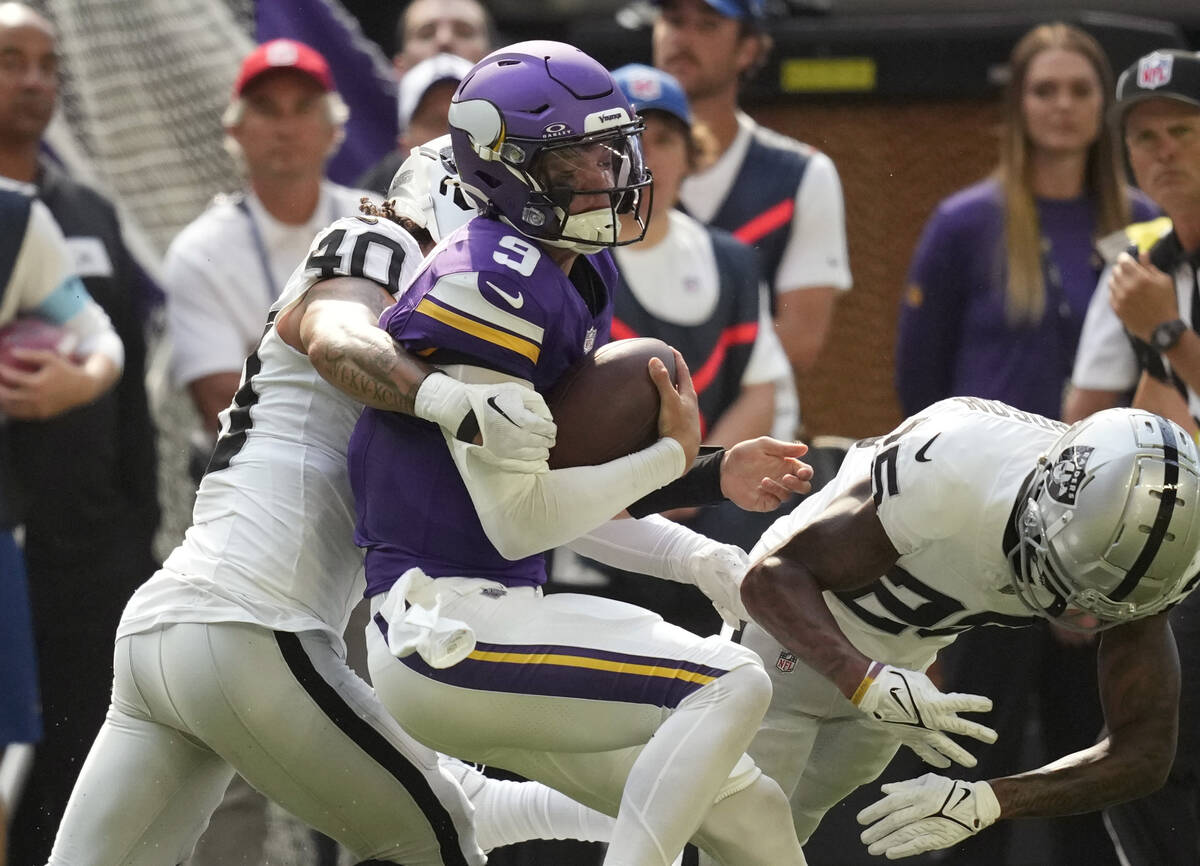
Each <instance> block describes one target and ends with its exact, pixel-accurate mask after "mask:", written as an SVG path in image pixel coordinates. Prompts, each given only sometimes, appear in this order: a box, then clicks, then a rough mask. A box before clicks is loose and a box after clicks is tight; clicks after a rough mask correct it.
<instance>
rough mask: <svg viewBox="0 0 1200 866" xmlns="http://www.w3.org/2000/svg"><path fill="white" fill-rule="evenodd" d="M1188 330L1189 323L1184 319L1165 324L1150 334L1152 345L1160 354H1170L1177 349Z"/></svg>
mask: <svg viewBox="0 0 1200 866" xmlns="http://www.w3.org/2000/svg"><path fill="white" fill-rule="evenodd" d="M1187 329H1188V325H1187V322H1185V321H1184V320H1183V319H1171V320H1170V321H1167V322H1163V323H1162V324H1161V325H1158V326H1157V327H1156V328H1155V329H1154V330H1153V331H1151V332H1150V345H1151V346H1153V347H1154V348H1155V349H1157V350H1158V351H1160V352H1169V351H1170V350H1171V349H1174V348H1175V344H1176V343H1178V342H1179V338H1180V337H1182V336H1183V332H1184V331H1186V330H1187Z"/></svg>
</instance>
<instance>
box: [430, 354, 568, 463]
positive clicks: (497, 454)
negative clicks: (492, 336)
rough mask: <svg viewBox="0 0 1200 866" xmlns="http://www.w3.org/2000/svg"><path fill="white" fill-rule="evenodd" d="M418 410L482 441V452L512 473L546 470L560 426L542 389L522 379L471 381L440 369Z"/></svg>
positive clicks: (471, 440) (463, 438) (457, 432)
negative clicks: (460, 378)
mask: <svg viewBox="0 0 1200 866" xmlns="http://www.w3.org/2000/svg"><path fill="white" fill-rule="evenodd" d="M413 403H414V405H413V414H414V415H415V416H416V417H418V418H423V419H425V420H426V421H432V422H433V423H435V424H437V425H439V426H440V427H442V428H443V429H444V430H446V431H448V432H449V433H450V435H452V436H454V437H455V438H456V439H458V440H459V441H461V442H466V443H468V444H474V443H475V437H476V436H479V437H480V439H481V442H482V446H480V447H481V449H482V450H481V451H480V452H479V456H480V457H481V458H483V459H484V460H486V461H487V462H488V463H491V464H493V465H494V466H499V467H500V468H501V469H505V470H507V471H510V472H530V473H533V472H545V471H548V467H547V465H546V461H547V459H548V458H549V456H550V449H551V448H553V447H554V436H555V433H556V432H557V428H556V427H555V426H554V420H553V418H552V417H551V415H550V410H549V409H548V408H547V407H546V401H545V400H543V399H542V395H541V394H539V393H538V392H537V391H535V390H533V389H532V388H529V387H527V386H525V385H522V384H520V383H519V382H496V383H490V384H471V385H468V384H466V383H465V382H460V381H458V380H457V379H455V378H453V377H452V376H449V375H446V374H444V373H441V372H440V371H439V372H435V373H431V374H430V375H428V376H426V377H425V379H424V381H423V382H421V386H420V387H419V388H418V389H417V395H416V398H415V400H414V401H413Z"/></svg>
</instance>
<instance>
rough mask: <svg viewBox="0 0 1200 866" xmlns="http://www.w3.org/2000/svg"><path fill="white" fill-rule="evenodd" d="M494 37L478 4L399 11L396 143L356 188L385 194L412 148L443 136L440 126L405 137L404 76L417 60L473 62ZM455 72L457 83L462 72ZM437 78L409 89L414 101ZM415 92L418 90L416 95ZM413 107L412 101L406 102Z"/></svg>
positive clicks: (429, 3) (475, 0)
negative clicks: (451, 57)
mask: <svg viewBox="0 0 1200 866" xmlns="http://www.w3.org/2000/svg"><path fill="white" fill-rule="evenodd" d="M494 34H495V24H494V22H493V21H492V16H491V14H490V13H489V12H488V10H487V7H486V6H484V4H483V3H482V2H480V0H412V2H410V3H409V4H408V5H407V6H406V7H405V8H404V11H403V12H402V13H401V14H400V18H399V20H398V21H397V22H396V53H395V54H394V55H392V66H393V67H394V68H395V70H396V80H397V81H398V82H399V83H400V92H399V115H400V139H399V141H398V142H397V147H396V149H395V150H393V151H392V152H391V153H389V154H387V155H386V156H384V157H383V159H381V160H380V161H379V163H378V164H377V165H375V166H374V167H373V168H371V169H370V170H369V171H368V172H367V173H366V174H364V175H363V176H362V177H360V178H359V179H358V185H359V186H361V187H362V188H363V189H369V190H374V191H376V192H379V193H383V192H385V191H386V190H387V188H388V184H390V183H391V182H392V176H393V175H395V173H396V169H398V168H399V167H400V163H402V162H403V161H404V160H405V159H407V158H408V153H409V151H410V150H411V149H412V148H413V147H415V146H417V145H419V144H424V143H425V142H426V141H429V140H430V139H431V138H436V137H437V136H439V135H443V134H445V132H446V130H445V129H444V128H439V129H438V130H437V131H434V132H433V134H432V135H427V136H425V137H421V136H422V135H424V133H423V132H420V133H419V132H417V131H415V130H414V131H413V132H412V133H411V134H407V135H406V131H407V128H408V126H409V122H410V121H411V120H412V111H411V109H410V110H409V112H408V113H407V116H406V111H405V92H404V78H405V76H406V75H408V74H409V72H411V71H412V70H413V69H414V68H415V67H416V66H417V64H419V63H420V62H421V61H423V60H428V59H429V58H431V57H433V56H435V55H437V54H452V55H455V56H457V57H462V58H464V59H466V60H469V61H470V62H471V63H476V62H477V61H479V60H482V59H483V56H484V55H485V54H487V53H488V52H489V51H491V50H492V43H493V41H494ZM467 68H468V69H469V68H470V66H469V65H468V67H467ZM457 74H458V77H459V79H460V80H461V79H462V75H463V74H464V73H457ZM449 77H450V76H446V78H449ZM438 80H445V79H444V78H440V77H438V78H433V77H431V78H430V79H429V81H428V83H426V84H425V86H424V87H423V88H413V89H412V90H410V94H415V95H416V97H417V100H416V101H420V99H421V98H422V97H423V96H424V94H425V92H426V91H427V90H428V89H429V88H430V87H431V86H433V84H435V83H436V82H437V81H438ZM418 90H419V91H420V92H417V91H418ZM415 104H416V102H415V101H414V102H412V103H410V105H415ZM448 110H449V106H447V111H448ZM445 119H446V118H445V115H444V114H443V115H442V117H441V122H440V123H439V124H438V125H439V127H444V126H445Z"/></svg>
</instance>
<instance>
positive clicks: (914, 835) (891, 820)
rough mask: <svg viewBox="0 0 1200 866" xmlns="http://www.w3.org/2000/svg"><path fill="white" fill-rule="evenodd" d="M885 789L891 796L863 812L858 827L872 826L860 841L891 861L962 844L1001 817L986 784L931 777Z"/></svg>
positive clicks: (875, 853) (871, 851)
mask: <svg viewBox="0 0 1200 866" xmlns="http://www.w3.org/2000/svg"><path fill="white" fill-rule="evenodd" d="M880 790H881V791H883V793H884V794H886V795H887V796H885V797H884V798H883V799H882V800H879V801H877V802H875V803H872V804H871V805H870V806H868V807H867V808H865V809H863V810H862V811H861V812H859V813H858V823H860V824H870V825H871V826H869V827H867V829H865V830H863V831H862V834H861V835H860V837H859V838H860V839H862V841H863V844H864V845H866V846H867V851H869V852H870V853H871V854H874V855H876V856H878V855H880V854H883V855H886V856H887V858H888V859H889V860H899V859H900V858H901V857H911V856H912V855H913V854H920V853H922V852H924V851H936V850H938V849H939V848H949V847H951V846H952V845H957V844H958V843H959V842H961V841H963V840H964V839H966V838H968V837H970V836H974V835H975V834H976V833H978V832H979V831H980V830H982V829H983V828H984V827H988V826H990V825H991V824H993V823H995V821H996V819H997V818H999V817H1000V801H998V800H997V799H996V795H995V793H994V792H993V791H992V786H991V785H989V784H988V783H987V782H964V781H962V780H960V779H948V778H946V777H945V776H939V775H937V774H936V773H926V774H925V775H924V776H921V777H920V778H919V779H909V780H907V781H905V782H891V783H890V784H887V785H884V786H883V787H882V788H880Z"/></svg>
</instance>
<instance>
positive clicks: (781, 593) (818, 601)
mask: <svg viewBox="0 0 1200 866" xmlns="http://www.w3.org/2000/svg"><path fill="white" fill-rule="evenodd" d="M898 555H899V554H898V553H897V552H896V549H895V547H893V546H892V542H891V540H890V539H889V538H888V537H887V534H886V533H885V532H884V530H883V526H882V525H881V524H880V522H879V518H878V517H877V516H876V514H875V505H874V503H873V501H872V500H871V490H870V484H869V482H868V481H867V480H866V479H864V480H863V481H862V482H860V483H859V484H857V485H855V486H854V487H852V488H851V489H850V490H848V491H847V492H846V493H845V494H843V495H842V496H841V497H839V498H837V499H835V500H833V502H831V503H830V505H829V507H828V508H827V509H826V510H825V512H824V513H823V514H821V515H820V516H818V517H817V518H816V519H815V520H813V521H812V522H810V523H809V524H808V525H807V526H805V527H804V528H803V529H801V530H800V531H799V532H798V533H796V534H795V535H794V536H792V538H791V539H790V540H789V541H788V542H787V543H786V544H784V545H783V546H782V547H780V548H779V549H777V550H775V551H773V552H772V553H769V554H767V556H765V557H764V558H763V559H762V560H760V561H759V562H757V563H755V564H754V565H753V566H752V567H751V568H750V571H749V572H748V573H747V574H746V577H745V579H744V580H743V581H742V601H743V602H744V603H745V605H746V610H747V611H749V613H750V616H751V617H752V618H753V619H754V621H755V622H756V623H758V624H759V625H760V626H762V627H763V629H765V630H766V631H767V632H768V633H769V634H770V635H771V636H772V637H774V638H775V639H776V640H777V641H779V642H780V643H781V644H783V646H784V647H786V648H787V649H788V650H790V651H791V652H793V653H796V655H797V656H798V657H800V658H801V659H803V660H804V661H805V663H806V664H808V665H809V666H810V667H812V668H813V669H814V670H816V671H818V672H819V673H821V674H823V675H824V676H826V677H827V678H828V679H829V680H831V681H832V682H833V683H834V684H835V685H836V686H837V687H838V689H839V690H840V691H841V692H842V694H843V695H845V696H846V697H847V698H850V697H852V696H853V695H854V693H855V690H857V689H858V687H859V685H860V684H861V683H862V681H863V677H864V676H865V675H866V673H867V669H868V667H869V666H870V664H871V659H869V658H867V656H865V655H863V654H862V653H861V652H859V651H858V650H857V649H856V648H855V647H854V645H853V644H852V643H850V641H849V640H848V639H847V638H846V636H845V635H844V634H843V633H842V630H841V629H840V628H839V627H838V624H837V621H836V620H835V619H834V618H833V614H832V613H830V611H829V607H828V606H827V605H826V604H825V599H824V598H823V597H822V595H821V593H822V592H824V591H825V590H831V591H841V590H852V589H860V588H862V587H864V586H867V585H869V584H871V583H873V582H874V581H875V580H877V579H878V578H879V576H880V575H881V574H883V573H884V572H886V571H887V569H888V567H889V566H891V565H892V564H893V563H894V562H895V561H896V559H897V557H898Z"/></svg>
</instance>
